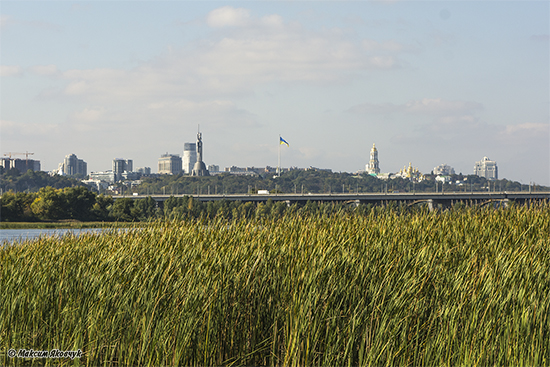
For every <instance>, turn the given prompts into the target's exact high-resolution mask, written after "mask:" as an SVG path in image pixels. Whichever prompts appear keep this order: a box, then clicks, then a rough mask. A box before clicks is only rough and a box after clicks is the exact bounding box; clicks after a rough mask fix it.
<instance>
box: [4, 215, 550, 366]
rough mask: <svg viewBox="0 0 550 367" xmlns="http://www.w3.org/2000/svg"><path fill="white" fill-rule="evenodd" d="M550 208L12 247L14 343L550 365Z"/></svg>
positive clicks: (162, 355) (133, 351) (7, 304)
mask: <svg viewBox="0 0 550 367" xmlns="http://www.w3.org/2000/svg"><path fill="white" fill-rule="evenodd" d="M549 234H550V207H549V206H548V205H539V206H531V207H525V206H524V207H519V206H514V207H511V208H503V209H498V210H493V209H487V208H486V209H482V208H464V209H460V210H450V211H446V212H443V213H441V212H439V213H428V212H422V211H420V212H414V213H409V214H406V213H399V212H397V211H395V210H389V209H386V210H383V209H377V210H371V211H370V212H369V213H368V214H367V215H354V214H350V213H344V212H341V213H336V214H332V215H313V216H307V215H306V216H299V215H296V214H294V215H285V216H283V217H281V218H279V219H269V220H265V219H264V220H236V221H229V222H228V221H226V220H222V219H217V220H213V221H204V220H203V221H201V220H196V221H165V222H154V223H151V224H150V225H148V226H146V227H142V228H140V229H139V230H134V231H131V230H130V231H124V232H116V231H113V232H111V233H106V234H102V235H95V234H87V235H81V236H79V237H64V238H61V239H59V238H58V239H49V238H42V239H40V240H38V241H34V242H24V243H18V244H14V245H12V246H8V247H5V248H3V249H1V250H0V277H1V278H0V287H1V289H2V292H3V295H2V297H1V298H0V345H1V346H2V348H5V350H4V351H3V352H6V351H7V349H9V348H13V349H19V348H26V349H31V348H32V349H34V350H50V349H53V348H57V349H60V350H76V349H81V350H82V351H83V352H84V357H83V358H81V359H74V360H72V361H71V360H70V359H69V360H59V359H41V360H23V359H17V358H15V359H10V358H8V357H7V355H6V353H3V354H2V357H1V358H0V364H3V365H6V364H23V363H29V364H30V363H34V364H84V365H94V366H96V365H105V366H113V365H115V366H116V365H170V366H172V365H173V366H176V365H185V366H187V365H202V366H213V365H216V366H217V365H277V366H291V365H293V366H294V365H300V366H305V365H315V366H324V365H326V366H329V365H330V366H333V365H342V366H343V365H350V366H383V365H385V366H387V365H402V366H405V365H410V366H419V365H439V366H443V365H472V366H486V365H518V366H519V365H531V366H535V365H549V364H550V352H549V340H550V281H549V279H550V278H549V274H550V240H549V237H550V236H549Z"/></svg>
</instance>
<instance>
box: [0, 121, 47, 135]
mask: <svg viewBox="0 0 550 367" xmlns="http://www.w3.org/2000/svg"><path fill="white" fill-rule="evenodd" d="M57 129H58V125H56V124H44V123H24V122H20V121H18V122H16V121H11V120H0V131H2V135H3V136H9V135H16V134H17V135H21V134H24V135H45V134H50V133H53V132H55V131H57Z"/></svg>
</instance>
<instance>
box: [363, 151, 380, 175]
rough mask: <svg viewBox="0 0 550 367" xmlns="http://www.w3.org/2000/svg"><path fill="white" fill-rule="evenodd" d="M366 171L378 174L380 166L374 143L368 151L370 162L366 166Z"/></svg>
mask: <svg viewBox="0 0 550 367" xmlns="http://www.w3.org/2000/svg"><path fill="white" fill-rule="evenodd" d="M366 171H367V173H371V174H372V173H374V174H379V173H380V166H379V162H378V150H377V149H376V146H375V145H374V143H373V144H372V149H371V150H370V161H369V164H367V167H366Z"/></svg>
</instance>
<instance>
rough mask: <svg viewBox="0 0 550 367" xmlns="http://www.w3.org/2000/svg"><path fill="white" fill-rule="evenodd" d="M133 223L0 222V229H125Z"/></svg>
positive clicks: (67, 221)
mask: <svg viewBox="0 0 550 367" xmlns="http://www.w3.org/2000/svg"><path fill="white" fill-rule="evenodd" d="M135 226H136V223H134V222H81V221H77V220H60V221H55V222H0V229H83V228H127V227H135Z"/></svg>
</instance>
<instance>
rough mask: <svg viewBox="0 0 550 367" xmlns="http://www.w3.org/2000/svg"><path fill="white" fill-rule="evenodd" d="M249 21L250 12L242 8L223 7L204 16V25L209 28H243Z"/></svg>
mask: <svg viewBox="0 0 550 367" xmlns="http://www.w3.org/2000/svg"><path fill="white" fill-rule="evenodd" d="M249 19H250V11H249V10H248V9H243V8H233V7H232V6H224V7H223V8H218V9H214V10H212V11H211V12H210V13H208V15H207V16H206V23H207V24H208V25H209V26H210V27H215V28H220V27H227V26H233V27H235V26H244V25H246V24H248V22H249Z"/></svg>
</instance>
